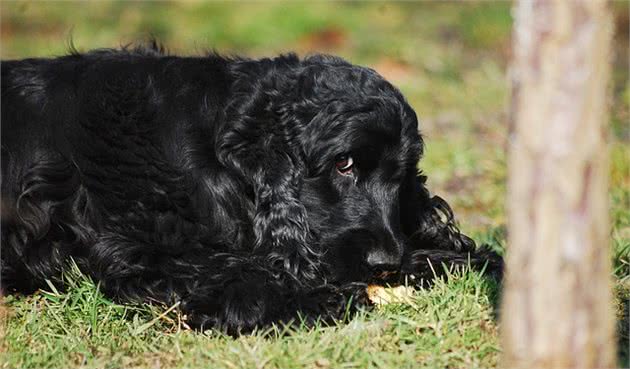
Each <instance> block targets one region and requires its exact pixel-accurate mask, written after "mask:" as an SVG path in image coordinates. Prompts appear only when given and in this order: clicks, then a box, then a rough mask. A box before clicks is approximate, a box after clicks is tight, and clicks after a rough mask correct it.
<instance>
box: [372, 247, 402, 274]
mask: <svg viewBox="0 0 630 369" xmlns="http://www.w3.org/2000/svg"><path fill="white" fill-rule="evenodd" d="M365 261H366V263H367V265H368V267H369V268H370V269H371V270H372V271H374V272H375V273H377V274H378V273H384V272H395V271H398V269H399V268H400V263H401V261H402V259H401V257H400V256H398V255H393V254H392V253H389V252H386V251H384V250H373V251H370V252H368V254H367V258H366V260H365Z"/></svg>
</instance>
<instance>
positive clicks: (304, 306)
mask: <svg viewBox="0 0 630 369" xmlns="http://www.w3.org/2000/svg"><path fill="white" fill-rule="evenodd" d="M369 305H370V301H369V299H368V295H367V284H365V283H349V284H346V285H343V286H333V285H328V284H327V285H322V286H319V287H317V288H314V289H312V290H310V291H308V292H307V293H306V294H304V295H303V296H302V297H301V299H300V302H299V313H300V314H301V316H302V319H303V320H304V318H305V319H306V323H313V322H315V321H320V322H323V323H327V324H333V323H335V322H338V321H343V320H346V319H348V318H350V317H351V316H352V315H353V314H354V313H356V312H357V311H358V310H359V309H361V308H363V307H367V306H369Z"/></svg>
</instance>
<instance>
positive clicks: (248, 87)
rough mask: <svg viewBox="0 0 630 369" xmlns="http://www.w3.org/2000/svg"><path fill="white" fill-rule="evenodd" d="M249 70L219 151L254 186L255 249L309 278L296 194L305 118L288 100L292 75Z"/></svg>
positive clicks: (311, 262) (309, 255) (311, 270)
mask: <svg viewBox="0 0 630 369" xmlns="http://www.w3.org/2000/svg"><path fill="white" fill-rule="evenodd" d="M244 68H247V66H244ZM237 73H245V76H243V75H239V76H238V77H239V78H241V79H242V78H245V77H246V76H247V75H249V74H248V73H246V71H245V72H243V71H239V72H237ZM254 74H255V75H256V79H258V80H257V81H254V80H253V79H249V80H247V81H245V82H244V83H242V85H240V86H239V82H238V81H237V83H236V84H235V85H236V87H235V88H234V91H233V94H234V95H235V98H234V100H233V101H232V102H231V104H230V106H229V107H228V110H227V117H226V127H225V128H224V129H223V131H222V132H220V134H219V137H218V142H217V149H218V157H219V160H220V161H221V163H222V164H224V165H225V166H227V167H228V168H232V169H234V170H235V171H236V172H237V173H238V174H240V175H241V176H242V178H243V180H244V181H246V182H247V183H248V184H249V185H251V187H252V189H253V192H254V196H255V215H254V234H255V237H256V240H255V245H254V246H255V249H256V253H257V254H258V255H261V256H264V257H265V258H266V262H268V263H271V265H273V266H274V267H277V268H283V269H284V270H286V271H288V272H290V273H292V274H293V275H299V276H300V277H302V278H306V279H314V278H315V277H316V272H317V260H318V253H317V252H316V251H315V250H314V249H313V248H312V247H311V245H312V244H314V242H312V240H311V234H310V230H309V225H308V221H307V214H306V209H305V207H304V206H303V204H302V203H301V202H300V200H299V194H300V190H301V185H302V179H303V176H304V172H305V166H304V158H303V154H302V153H301V150H300V147H301V145H300V143H299V139H298V138H299V136H300V133H301V132H302V130H303V129H304V127H305V125H306V124H307V123H308V121H306V120H305V119H304V117H300V116H299V115H298V112H296V111H295V106H294V104H293V103H292V100H295V99H296V97H295V95H296V92H295V87H294V86H295V83H296V78H297V77H296V76H295V75H294V76H292V75H291V73H287V71H284V72H282V73H277V72H276V69H275V68H271V69H270V70H268V71H266V73H265V72H263V73H261V71H260V70H258V71H256V73H254ZM261 76H262V77H261ZM250 77H251V76H250Z"/></svg>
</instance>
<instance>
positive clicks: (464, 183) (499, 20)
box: [0, 1, 630, 366]
mask: <svg viewBox="0 0 630 369" xmlns="http://www.w3.org/2000/svg"><path fill="white" fill-rule="evenodd" d="M628 4H629V3H628V1H614V2H612V3H611V8H612V11H613V15H614V17H613V19H614V30H615V37H614V47H613V49H614V56H613V60H612V62H613V84H612V86H611V102H610V106H611V111H610V142H611V168H610V176H611V177H610V178H611V181H610V184H611V190H610V201H611V220H612V225H611V228H612V249H613V260H614V274H615V276H616V279H615V280H616V282H615V291H616V295H617V296H618V299H617V300H616V301H617V315H618V322H619V323H618V324H619V325H618V328H619V333H620V335H619V348H620V358H621V361H620V362H621V363H628V357H629V356H630V354H629V350H630V348H629V347H628V345H627V342H628V340H629V339H630V338H629V332H628V328H629V324H628V322H629V318H628V311H629V310H630V307H629V306H628V301H630V123H629V120H630V109H629V105H630V90H629V87H628V67H629V64H628V42H629V40H628V33H629V17H628V13H629V10H628ZM512 5H513V4H512V3H510V2H469V1H466V2H386V3H385V2H341V3H337V2H335V3H333V2H303V1H300V2H229V3H228V2H197V1H190V2H157V1H156V2H153V1H151V2H136V1H134V2H105V1H93V2H92V1H82V2H67V1H64V2H43V1H41V2H16V1H0V56H1V57H2V59H3V60H6V59H16V58H26V57H52V56H59V55H64V54H66V53H67V52H68V50H69V49H70V47H71V45H73V47H75V48H76V49H78V50H79V51H88V50H90V49H93V48H115V47H118V46H120V45H126V44H130V43H134V42H138V41H143V40H147V39H149V38H151V37H155V38H156V39H157V40H159V41H160V42H161V43H162V44H163V45H164V46H165V48H166V49H167V50H168V51H169V52H170V53H172V54H183V55H199V54H203V53H205V52H207V51H210V50H216V51H218V52H220V53H224V54H240V55H247V56H251V57H258V56H273V55H276V54H278V53H286V52H292V51H294V52H297V53H298V54H300V55H306V54H309V53H315V52H324V53H330V54H336V55H340V56H342V57H344V58H346V59H348V60H349V61H351V62H352V63H355V64H361V65H367V66H370V67H372V68H374V69H376V70H377V71H378V72H380V73H381V74H382V75H383V76H385V77H386V78H387V79H389V80H390V81H391V82H392V83H394V84H395V85H396V86H398V87H399V88H400V89H401V90H402V91H403V93H404V94H405V95H406V96H407V98H408V100H409V101H410V103H411V105H412V106H413V107H414V108H415V110H416V112H417V114H418V116H419V118H420V122H421V123H420V129H421V131H422V133H423V134H424V137H425V141H426V143H427V146H426V154H425V157H424V158H423V160H422V161H421V162H420V165H419V167H420V168H421V169H422V170H424V171H425V172H427V173H428V174H429V187H430V189H431V190H432V191H433V192H435V193H438V194H440V195H441V196H443V197H445V198H446V199H447V200H448V201H449V202H450V203H451V204H452V205H453V208H454V210H455V213H456V214H457V215H458V218H459V221H460V223H461V225H462V229H463V230H464V231H465V232H466V233H469V234H471V235H472V236H473V237H474V238H475V239H476V240H477V241H479V242H486V243H489V244H490V245H491V246H493V247H497V248H501V247H502V245H504V244H505V222H506V219H505V210H504V198H505V179H506V178H505V177H506V173H507V171H506V164H505V163H506V160H505V146H506V138H507V137H506V136H507V127H508V106H509V91H510V90H509V82H510V81H509V78H508V75H509V74H508V71H509V61H510V55H511V49H510V44H511V27H512V18H511V7H512ZM576 150H579V148H576ZM26 316H27V317H28V316H29V315H26ZM35 316H39V314H38V313H37V312H36V315H35ZM475 332H477V331H475ZM431 342H433V341H431ZM471 347H472V346H471ZM474 347H477V346H474ZM117 350H118V349H117ZM475 350H477V351H478V350H479V349H478V348H476V349H475ZM0 351H2V350H1V349H0ZM25 352H26V354H24V355H30V354H28V352H27V351H25ZM480 352H481V351H480ZM495 356H496V355H495ZM492 357H494V356H491V359H490V360H494V359H492ZM64 360H65V359H64ZM0 366H2V365H0ZM622 366H624V365H623V364H622Z"/></svg>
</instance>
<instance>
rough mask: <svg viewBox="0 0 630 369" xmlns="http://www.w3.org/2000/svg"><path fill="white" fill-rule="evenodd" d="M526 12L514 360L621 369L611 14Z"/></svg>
mask: <svg viewBox="0 0 630 369" xmlns="http://www.w3.org/2000/svg"><path fill="white" fill-rule="evenodd" d="M515 16H516V19H515V28H514V60H513V65H512V70H511V73H512V78H513V90H512V117H511V124H510V135H509V140H510V141H509V163H508V164H509V181H508V218H509V227H508V228H509V232H508V234H509V239H508V251H507V260H506V263H507V273H506V277H505V290H504V294H503V305H502V309H501V316H502V323H501V326H502V339H503V349H504V354H503V367H506V368H610V367H614V366H615V360H616V355H615V353H616V350H615V342H616V341H615V340H614V314H613V311H612V292H611V273H610V271H611V269H610V268H611V266H610V262H611V259H610V256H609V252H610V250H609V248H610V244H609V220H608V192H607V191H608V176H609V172H608V148H607V130H606V126H607V121H608V115H607V103H608V88H607V86H608V80H609V72H610V46H611V36H612V22H611V18H610V13H609V10H608V8H607V4H606V2H604V1H602V0H571V1H566V0H558V1H544V0H533V1H531V0H528V1H525V0H521V1H519V2H518V3H517V5H516V8H515Z"/></svg>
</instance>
